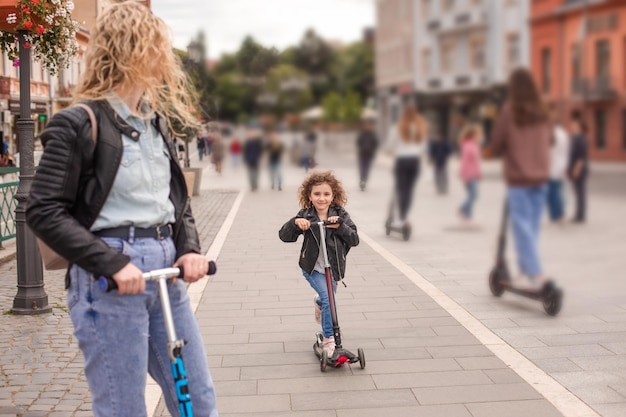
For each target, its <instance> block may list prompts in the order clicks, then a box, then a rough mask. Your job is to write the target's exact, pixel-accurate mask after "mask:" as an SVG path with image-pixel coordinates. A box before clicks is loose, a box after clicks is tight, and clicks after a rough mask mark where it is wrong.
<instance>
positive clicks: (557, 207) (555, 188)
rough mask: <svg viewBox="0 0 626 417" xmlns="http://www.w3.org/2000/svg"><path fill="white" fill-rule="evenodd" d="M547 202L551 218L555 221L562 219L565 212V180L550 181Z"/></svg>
mask: <svg viewBox="0 0 626 417" xmlns="http://www.w3.org/2000/svg"><path fill="white" fill-rule="evenodd" d="M547 203H548V213H549V214H550V220H552V221H553V222H554V221H557V220H560V219H562V218H563V215H564V214H565V209H564V202H563V181H560V180H550V181H548V195H547Z"/></svg>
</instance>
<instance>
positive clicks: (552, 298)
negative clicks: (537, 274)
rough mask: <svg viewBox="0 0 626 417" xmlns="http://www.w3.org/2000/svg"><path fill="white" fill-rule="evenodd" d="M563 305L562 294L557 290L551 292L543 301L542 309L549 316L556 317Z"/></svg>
mask: <svg viewBox="0 0 626 417" xmlns="http://www.w3.org/2000/svg"><path fill="white" fill-rule="evenodd" d="M562 305H563V292H562V291H561V290H559V289H554V290H553V291H551V294H549V295H548V296H547V297H546V298H544V299H543V309H544V310H545V311H546V313H548V314H549V315H551V316H556V315H557V314H559V311H561V307H562Z"/></svg>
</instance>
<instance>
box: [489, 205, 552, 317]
mask: <svg viewBox="0 0 626 417" xmlns="http://www.w3.org/2000/svg"><path fill="white" fill-rule="evenodd" d="M508 221H509V207H508V204H507V203H505V204H504V211H503V213H502V223H501V224H500V235H499V236H498V248H497V254H496V264H495V266H494V267H493V269H492V270H491V272H490V273H489V289H490V290H491V293H492V294H493V295H494V296H496V297H500V296H501V295H502V293H503V292H504V291H509V292H511V293H514V294H517V295H521V296H523V297H526V298H530V299H533V300H537V301H541V303H542V304H543V309H544V310H545V311H546V313H548V314H549V315H551V316H556V315H557V314H558V313H559V311H560V310H561V306H562V303H563V291H562V290H561V289H560V288H559V287H557V285H556V283H555V282H554V281H553V280H551V279H550V280H548V281H546V283H545V284H544V285H543V287H541V288H540V289H536V290H534V289H527V288H518V287H515V285H514V283H513V282H512V281H511V274H510V272H509V268H508V265H507V262H506V258H505V251H506V229H507V225H508Z"/></svg>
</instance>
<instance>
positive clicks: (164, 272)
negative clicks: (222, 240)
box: [98, 261, 217, 292]
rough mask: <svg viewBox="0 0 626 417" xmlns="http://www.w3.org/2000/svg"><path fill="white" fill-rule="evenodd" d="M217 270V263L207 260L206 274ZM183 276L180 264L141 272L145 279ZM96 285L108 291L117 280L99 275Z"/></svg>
mask: <svg viewBox="0 0 626 417" xmlns="http://www.w3.org/2000/svg"><path fill="white" fill-rule="evenodd" d="M216 272H217V265H216V264H215V262H214V261H209V267H208V270H207V273H206V274H207V275H214V274H215V273H216ZM183 276H185V271H184V269H183V267H182V266H179V267H177V268H163V269H155V270H153V271H148V272H144V273H143V279H145V280H146V281H158V280H160V279H169V278H181V277H183ZM98 286H99V287H100V289H101V290H102V291H105V292H109V291H112V290H115V289H117V282H115V280H114V279H113V278H111V277H100V278H98Z"/></svg>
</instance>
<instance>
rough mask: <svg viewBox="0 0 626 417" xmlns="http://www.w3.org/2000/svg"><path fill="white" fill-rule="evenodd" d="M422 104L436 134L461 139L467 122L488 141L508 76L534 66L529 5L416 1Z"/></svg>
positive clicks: (524, 0)
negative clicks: (531, 63) (480, 127)
mask: <svg viewBox="0 0 626 417" xmlns="http://www.w3.org/2000/svg"><path fill="white" fill-rule="evenodd" d="M415 12H416V13H415V21H416V36H415V40H416V42H415V44H414V47H415V53H414V56H415V65H414V67H415V69H416V71H415V73H414V85H415V89H416V91H417V102H418V106H419V107H420V108H421V110H422V111H423V112H424V113H425V114H426V115H427V116H428V119H429V121H430V126H431V134H432V135H442V136H444V137H447V138H449V139H451V140H456V139H457V135H458V132H459V131H460V129H461V128H462V125H463V124H465V123H466V122H467V121H472V122H478V123H482V124H483V125H484V130H485V133H486V138H485V139H486V140H487V141H488V135H489V132H490V130H491V125H492V123H493V118H494V117H495V113H496V107H497V106H498V104H499V103H500V102H501V101H502V99H503V97H504V94H505V85H506V81H507V78H508V75H509V73H510V72H511V70H512V69H514V68H516V67H518V66H528V65H529V59H530V56H529V52H528V51H529V29H528V23H527V17H528V13H529V0H417V1H416V7H415Z"/></svg>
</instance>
